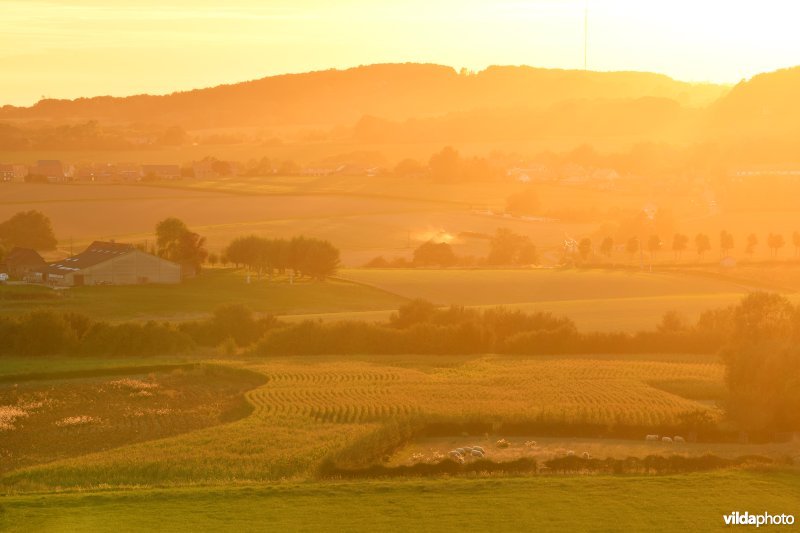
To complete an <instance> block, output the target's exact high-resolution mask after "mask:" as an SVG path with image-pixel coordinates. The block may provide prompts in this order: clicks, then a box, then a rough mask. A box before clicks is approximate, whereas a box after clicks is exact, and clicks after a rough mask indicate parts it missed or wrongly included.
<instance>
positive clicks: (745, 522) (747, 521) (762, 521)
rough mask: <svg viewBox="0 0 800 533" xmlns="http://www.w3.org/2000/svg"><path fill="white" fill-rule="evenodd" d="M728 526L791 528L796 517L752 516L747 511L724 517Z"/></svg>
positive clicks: (776, 515)
mask: <svg viewBox="0 0 800 533" xmlns="http://www.w3.org/2000/svg"><path fill="white" fill-rule="evenodd" d="M722 518H723V520H725V525H726V526H756V527H761V526H791V525H793V524H794V515H790V514H769V513H767V512H765V513H763V514H750V513H748V512H747V511H745V512H743V513H740V512H739V511H734V512H732V513H731V514H726V515H722Z"/></svg>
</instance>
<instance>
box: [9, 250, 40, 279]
mask: <svg viewBox="0 0 800 533" xmlns="http://www.w3.org/2000/svg"><path fill="white" fill-rule="evenodd" d="M45 266H47V263H46V262H45V260H44V259H42V256H41V255H39V254H38V253H37V252H36V250H31V249H29V248H19V247H15V248H12V249H11V251H10V252H8V255H6V258H5V261H4V264H0V272H2V273H4V274H8V275H9V276H10V277H11V278H12V279H26V278H28V277H29V275H30V274H31V273H33V272H34V271H36V270H38V269H41V268H44V267H45Z"/></svg>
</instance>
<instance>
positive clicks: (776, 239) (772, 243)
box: [767, 233, 785, 257]
mask: <svg viewBox="0 0 800 533" xmlns="http://www.w3.org/2000/svg"><path fill="white" fill-rule="evenodd" d="M784 244H785V242H784V240H783V235H781V234H780V233H770V234H769V236H768V237H767V246H768V247H769V249H770V250H772V257H778V250H780V249H781V248H783V245H784Z"/></svg>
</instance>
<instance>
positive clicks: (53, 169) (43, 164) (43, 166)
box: [30, 159, 67, 183]
mask: <svg viewBox="0 0 800 533" xmlns="http://www.w3.org/2000/svg"><path fill="white" fill-rule="evenodd" d="M30 175H34V176H41V177H43V178H45V179H46V180H47V181H49V182H53V183H55V182H61V181H66V180H67V174H66V173H65V172H64V166H63V165H62V164H61V161H58V160H55V159H40V160H39V161H37V162H36V165H34V166H33V167H31V170H30Z"/></svg>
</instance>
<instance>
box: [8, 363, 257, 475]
mask: <svg viewBox="0 0 800 533" xmlns="http://www.w3.org/2000/svg"><path fill="white" fill-rule="evenodd" d="M120 372H122V370H120ZM134 372H137V371H135V370H134V371H130V370H129V371H128V372H127V373H122V374H117V375H113V376H103V377H85V378H75V377H72V379H57V378H54V379H48V380H37V381H21V382H19V383H10V382H8V383H5V384H3V385H0V473H2V472H8V471H10V470H14V469H18V468H21V467H24V466H29V465H32V464H37V463H44V462H49V461H53V460H57V459H62V458H66V457H71V456H75V455H81V454H86V453H90V452H94V451H100V450H104V449H109V448H114V447H118V446H121V445H125V444H131V443H135V442H139V441H144V440H152V439H157V438H162V437H167V436H170V435H176V434H180V433H184V432H187V431H191V430H194V429H198V428H202V427H206V426H211V425H216V424H219V423H220V422H223V421H227V420H232V419H235V418H240V417H242V416H245V415H246V414H247V413H248V412H249V406H248V405H247V404H246V402H243V400H242V397H241V396H242V393H243V392H244V391H246V390H248V389H250V388H252V387H255V386H257V385H259V384H260V383H262V382H263V379H262V378H261V377H260V376H259V375H257V374H253V373H248V372H243V371H233V370H231V369H229V368H224V367H208V366H202V367H193V366H186V367H179V368H176V369H175V368H172V369H169V370H156V371H154V372H150V373H147V374H140V373H134Z"/></svg>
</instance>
